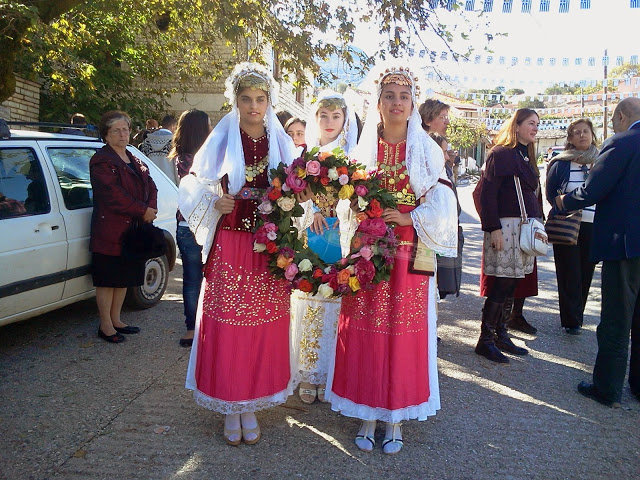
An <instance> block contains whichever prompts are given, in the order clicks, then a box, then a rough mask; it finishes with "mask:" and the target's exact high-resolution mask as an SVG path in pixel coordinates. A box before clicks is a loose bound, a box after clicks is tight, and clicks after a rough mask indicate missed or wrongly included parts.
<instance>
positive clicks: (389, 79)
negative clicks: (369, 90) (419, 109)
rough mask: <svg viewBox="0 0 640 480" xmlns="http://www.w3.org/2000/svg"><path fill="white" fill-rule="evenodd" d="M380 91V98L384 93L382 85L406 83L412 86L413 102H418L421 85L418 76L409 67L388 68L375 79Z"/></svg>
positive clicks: (405, 84)
mask: <svg viewBox="0 0 640 480" xmlns="http://www.w3.org/2000/svg"><path fill="white" fill-rule="evenodd" d="M374 83H375V84H376V89H377V93H378V99H380V94H381V93H382V87H384V86H385V85H389V84H391V83H395V84H396V85H404V86H408V87H409V88H411V99H412V100H413V104H414V105H417V104H418V97H419V96H420V87H419V86H418V77H416V76H415V75H413V73H411V71H410V70H409V69H408V68H405V67H398V68H387V69H385V70H384V71H383V72H380V77H379V78H378V79H377V80H374Z"/></svg>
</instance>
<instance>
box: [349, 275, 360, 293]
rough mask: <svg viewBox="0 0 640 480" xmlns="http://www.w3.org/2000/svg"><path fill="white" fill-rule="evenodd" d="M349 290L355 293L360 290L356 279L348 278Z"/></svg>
mask: <svg viewBox="0 0 640 480" xmlns="http://www.w3.org/2000/svg"><path fill="white" fill-rule="evenodd" d="M349 288H351V291H352V292H357V291H358V290H360V282H359V281H358V277H349Z"/></svg>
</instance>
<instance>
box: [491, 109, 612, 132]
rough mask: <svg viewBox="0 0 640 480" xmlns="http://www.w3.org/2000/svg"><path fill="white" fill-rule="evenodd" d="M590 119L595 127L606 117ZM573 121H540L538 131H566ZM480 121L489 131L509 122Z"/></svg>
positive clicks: (498, 120)
mask: <svg viewBox="0 0 640 480" xmlns="http://www.w3.org/2000/svg"><path fill="white" fill-rule="evenodd" d="M536 112H538V113H540V110H538V109H536ZM510 113H511V112H510ZM590 118H591V121H593V122H594V124H595V125H602V123H603V122H604V116H600V117H590ZM573 120H575V118H565V119H554V120H540V124H539V125H538V130H566V129H567V127H568V126H569V124H570V123H571V122H572V121H573ZM480 121H481V122H482V123H484V124H485V125H486V126H487V128H488V129H489V130H499V129H500V127H501V126H502V124H503V123H504V122H506V121H507V120H506V119H504V118H481V119H480Z"/></svg>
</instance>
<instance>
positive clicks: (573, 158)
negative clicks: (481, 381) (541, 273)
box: [546, 118, 598, 335]
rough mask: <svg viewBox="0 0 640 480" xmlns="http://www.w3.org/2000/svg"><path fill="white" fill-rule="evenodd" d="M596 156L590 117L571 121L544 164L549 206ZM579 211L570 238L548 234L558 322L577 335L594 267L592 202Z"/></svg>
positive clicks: (572, 185) (574, 184) (570, 188)
mask: <svg viewBox="0 0 640 480" xmlns="http://www.w3.org/2000/svg"><path fill="white" fill-rule="evenodd" d="M597 157H598V148H597V147H596V135H595V133H594V131H593V124H592V123H591V120H589V119H587V118H581V119H579V120H575V121H573V122H571V124H570V125H569V127H568V128H567V142H566V144H565V150H564V151H563V152H562V153H560V154H558V155H556V156H555V157H553V160H552V161H551V162H550V163H549V166H548V167H547V183H546V196H547V200H548V201H549V203H551V204H552V205H553V199H554V198H555V197H556V196H558V195H562V194H563V193H568V192H571V191H573V190H574V189H576V188H577V187H579V186H580V185H582V184H583V183H584V181H585V179H586V178H587V176H588V175H589V169H590V168H591V165H592V164H593V162H594V161H595V160H596V158H597ZM581 212H582V215H581V218H580V219H579V223H578V220H576V224H575V228H574V231H573V232H572V233H573V235H572V236H571V237H570V238H567V239H566V240H565V239H564V238H557V239H556V240H554V238H553V237H552V236H550V239H551V240H550V241H551V242H552V243H553V259H554V262H555V264H556V278H557V279H558V300H559V304H560V323H561V325H562V327H563V328H564V329H565V331H566V332H567V333H568V334H569V335H578V334H580V330H581V328H582V321H583V314H584V307H585V304H586V303H587V296H588V295H589V287H590V286H591V279H592V278H593V271H594V269H595V266H596V265H595V264H594V263H591V262H590V261H589V249H590V248H591V234H592V231H593V217H594V214H595V205H593V206H591V207H586V208H584V209H583V210H582V211H581ZM576 215H580V212H575V213H574V217H575V216H576ZM554 221H557V217H555V216H554V215H553V214H551V213H550V214H549V219H548V220H547V223H548V225H549V227H551V224H552V223H553V222H554ZM569 225H572V224H571V223H567V222H566V221H565V227H567V226H569ZM559 242H562V243H559Z"/></svg>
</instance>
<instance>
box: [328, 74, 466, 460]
mask: <svg viewBox="0 0 640 480" xmlns="http://www.w3.org/2000/svg"><path fill="white" fill-rule="evenodd" d="M372 75H373V76H374V78H376V82H375V83H376V88H375V90H374V92H372V94H373V95H375V97H374V98H373V99H372V100H373V102H372V103H371V105H376V106H377V109H378V111H377V112H376V111H370V112H369V114H368V115H367V121H366V123H365V126H364V129H363V132H362V137H361V138H360V141H359V143H358V146H357V147H356V149H355V150H354V153H353V156H354V158H357V159H358V160H359V161H360V162H362V163H364V164H365V165H367V166H369V167H371V168H377V169H378V171H380V174H381V179H382V185H383V186H384V187H385V188H387V190H389V191H390V192H393V194H394V196H395V197H396V199H397V203H398V205H397V208H395V209H392V208H387V209H385V210H384V212H383V213H382V218H383V219H384V220H385V222H387V223H393V224H395V225H396V227H395V233H396V235H397V237H398V240H399V247H398V251H397V254H396V258H395V263H394V266H393V269H392V271H391V277H390V279H389V281H384V282H381V283H379V284H378V285H376V286H375V288H373V289H372V290H367V291H359V292H358V294H357V295H355V296H348V297H343V299H342V307H341V311H340V320H339V322H338V338H337V345H336V350H335V360H334V368H332V369H330V370H329V380H328V384H327V400H329V401H330V402H331V408H332V409H333V410H335V411H339V412H340V413H342V414H343V415H345V416H347V417H353V418H359V419H362V420H363V423H362V426H361V428H360V430H359V432H358V434H357V435H356V438H355V443H356V445H357V446H358V448H359V449H360V450H362V451H365V452H370V451H372V450H373V448H374V447H375V435H374V434H375V429H376V422H377V421H378V420H382V421H383V422H385V424H386V429H385V430H386V431H385V435H384V441H383V442H382V450H383V452H384V453H386V454H395V453H398V452H399V451H400V450H401V449H402V446H403V441H402V430H401V426H400V422H402V421H404V420H410V419H417V420H419V421H423V420H426V419H427V418H428V417H429V416H431V415H435V413H436V411H437V410H438V409H439V408H440V393H439V387H438V374H437V365H436V360H437V359H436V331H435V330H436V316H437V313H436V298H437V295H436V282H435V278H434V277H433V275H429V274H426V272H420V273H418V272H417V270H416V268H415V267H416V265H415V263H417V262H412V258H411V257H412V254H414V255H415V252H416V250H418V247H419V246H420V251H423V252H424V253H425V257H430V259H431V260H433V256H434V253H433V252H434V251H436V252H438V253H440V254H443V255H448V256H452V257H453V256H455V255H456V254H457V237H458V217H457V211H456V198H455V195H454V194H453V190H452V189H451V185H450V184H449V181H448V180H447V179H446V173H445V169H444V157H443V154H442V150H441V149H440V147H438V145H437V144H436V143H435V142H434V141H433V140H432V139H431V138H430V137H429V136H428V135H427V133H426V132H425V131H424V130H423V129H422V127H421V120H420V115H419V114H418V111H417V108H416V105H417V103H416V98H417V96H418V87H417V81H416V78H415V77H414V75H413V74H412V73H411V72H410V71H409V69H408V68H405V67H393V68H387V69H386V70H383V71H382V72H381V73H380V75H379V76H377V75H376V73H375V72H374V73H373V74H372ZM373 95H372V96H373ZM341 213H342V212H341ZM346 213H348V214H349V216H351V217H353V215H351V214H352V212H350V211H348V212H346ZM340 221H341V223H342V222H345V223H346V222H350V221H351V218H348V219H346V218H343V216H342V215H341V218H340ZM416 237H417V239H418V240H416ZM425 246H426V247H429V248H430V249H431V250H427V249H426V248H424V249H423V248H422V247H425ZM431 273H432V272H431Z"/></svg>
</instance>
